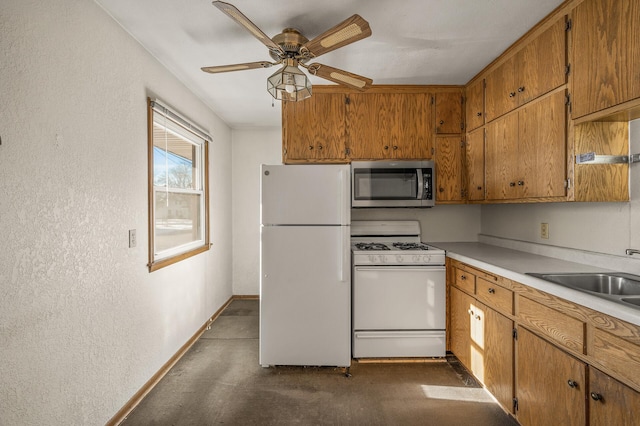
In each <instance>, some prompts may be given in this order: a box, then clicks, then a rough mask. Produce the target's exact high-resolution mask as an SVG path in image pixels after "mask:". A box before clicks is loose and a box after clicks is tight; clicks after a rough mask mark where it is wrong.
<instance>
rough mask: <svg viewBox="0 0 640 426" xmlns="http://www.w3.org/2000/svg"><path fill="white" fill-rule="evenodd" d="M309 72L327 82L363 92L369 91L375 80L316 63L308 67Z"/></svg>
mask: <svg viewBox="0 0 640 426" xmlns="http://www.w3.org/2000/svg"><path fill="white" fill-rule="evenodd" d="M307 70H309V73H310V74H311V75H315V76H318V77H321V78H324V79H326V80H330V81H333V82H334V83H338V84H343V85H345V86H349V87H352V88H354V89H357V90H361V91H364V90H367V89H368V88H369V87H371V84H372V83H373V80H371V79H370V78H367V77H363V76H361V75H358V74H353V73H350V72H347V71H343V70H341V69H338V68H333V67H330V66H328V65H322V64H318V63H316V62H314V63H313V64H311V65H308V66H307Z"/></svg>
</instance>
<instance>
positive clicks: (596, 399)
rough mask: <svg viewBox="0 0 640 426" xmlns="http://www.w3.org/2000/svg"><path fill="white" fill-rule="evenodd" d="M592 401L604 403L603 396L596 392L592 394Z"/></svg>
mask: <svg viewBox="0 0 640 426" xmlns="http://www.w3.org/2000/svg"><path fill="white" fill-rule="evenodd" d="M591 399H593V400H594V401H602V395H600V394H599V393H596V392H591Z"/></svg>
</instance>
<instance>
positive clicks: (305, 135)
mask: <svg viewBox="0 0 640 426" xmlns="http://www.w3.org/2000/svg"><path fill="white" fill-rule="evenodd" d="M346 113H347V110H346V103H345V96H344V95H343V94H340V93H318V94H315V93H314V95H313V96H312V97H311V98H309V99H306V100H304V101H302V102H282V148H283V149H282V158H283V161H284V162H285V163H292V162H337V163H340V162H346V137H347V131H346Z"/></svg>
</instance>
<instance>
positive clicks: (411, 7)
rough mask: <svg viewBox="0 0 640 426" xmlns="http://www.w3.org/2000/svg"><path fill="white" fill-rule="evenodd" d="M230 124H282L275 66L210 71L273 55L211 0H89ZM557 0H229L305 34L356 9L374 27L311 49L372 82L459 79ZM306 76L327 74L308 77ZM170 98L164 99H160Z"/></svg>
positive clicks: (272, 29) (269, 29) (270, 28)
mask: <svg viewBox="0 0 640 426" xmlns="http://www.w3.org/2000/svg"><path fill="white" fill-rule="evenodd" d="M96 1H97V3H98V4H100V5H101V6H102V7H103V8H104V9H105V10H106V11H107V12H108V13H110V14H111V15H112V16H113V17H114V18H115V20H116V21H118V22H119V23H120V25H122V26H123V27H124V28H125V29H126V30H127V31H128V32H129V33H131V34H132V35H133V37H135V38H136V39H137V40H138V41H139V42H140V43H141V44H142V45H143V46H144V47H145V48H146V49H147V50H148V51H149V52H151V54H153V55H154V56H155V57H156V58H157V59H158V60H159V61H160V62H161V63H162V64H164V65H165V66H166V67H167V68H168V69H169V70H170V71H171V72H173V73H174V74H175V75H176V76H177V77H178V78H179V79H180V80H181V81H182V82H183V83H184V84H185V85H186V86H187V87H189V88H190V89H191V90H192V91H194V92H195V93H196V94H197V95H198V96H199V97H200V98H201V99H202V100H203V101H204V102H205V103H206V104H207V105H209V106H210V107H211V109H212V110H213V111H214V112H215V113H216V114H217V115H218V116H219V117H220V118H221V119H222V120H224V121H225V122H226V123H227V124H229V125H230V126H231V127H232V128H246V127H266V126H267V127H272V126H280V120H281V116H280V114H281V113H280V111H281V110H280V104H279V103H278V102H279V101H275V102H274V103H273V104H274V106H272V98H271V96H270V95H269V94H268V93H267V90H266V87H267V82H266V80H267V77H269V76H270V75H271V74H272V73H274V72H275V71H276V70H277V69H278V68H279V67H272V68H268V69H254V70H246V71H236V72H230V73H224V74H207V73H204V72H202V71H201V70H200V67H203V66H214V65H226V64H236V63H243V62H255V61H262V60H267V61H271V58H270V56H269V54H268V51H267V48H266V47H265V46H264V45H263V44H262V43H260V41H258V40H257V39H256V38H254V37H253V36H252V35H251V34H250V33H249V32H248V31H247V30H245V29H244V28H242V27H241V26H240V25H238V24H237V23H235V22H234V21H233V20H231V19H230V18H229V17H227V16H226V15H225V14H223V13H222V12H221V11H219V10H218V9H217V8H215V7H213V6H212V5H211V2H210V1H209V0H180V1H175V0H135V1H131V0H96ZM562 1H563V0H395V1H390V0H321V1H318V0H230V1H229V2H230V3H232V4H233V5H234V6H236V7H237V8H238V9H239V10H240V11H241V12H242V13H243V14H244V15H246V16H247V17H248V18H249V19H250V20H251V21H252V22H253V23H254V24H256V25H257V26H258V27H259V28H260V29H262V31H263V32H264V33H266V34H267V35H268V36H270V37H273V36H274V35H276V34H278V33H280V32H281V31H282V29H284V28H286V27H294V28H297V29H298V30H300V31H301V32H302V33H303V34H304V35H305V36H306V37H307V38H308V39H312V38H313V37H315V36H317V35H319V34H320V33H322V32H324V31H325V30H327V29H329V28H331V27H333V26H334V25H336V24H338V23H339V22H342V21H343V20H345V19H346V18H348V17H350V16H351V15H353V14H354V13H357V14H359V15H360V16H362V17H363V18H364V19H366V20H367V21H368V22H369V24H370V25H371V29H372V32H373V34H372V36H371V37H369V38H366V39H364V40H361V41H358V42H356V43H353V44H350V45H348V46H345V47H342V48H340V49H338V50H335V51H333V52H330V53H327V54H326V55H323V56H321V57H319V58H318V59H317V62H320V63H324V64H327V65H330V66H333V67H336V68H340V69H343V70H345V71H349V72H353V73H356V74H360V75H363V76H366V77H369V78H372V79H373V84H456V85H458V84H465V83H467V82H468V81H469V80H470V79H471V78H472V77H473V76H474V75H476V74H477V73H478V72H479V71H481V70H482V69H483V68H484V67H485V66H486V65H488V64H489V63H490V62H491V61H493V60H494V59H495V58H496V57H497V56H498V55H499V54H500V53H502V52H503V51H504V50H505V49H506V48H507V47H508V46H509V45H511V44H512V43H513V42H514V41H516V40H517V39H518V38H519V37H520V36H522V35H523V34H524V33H525V32H526V31H527V30H528V29H530V28H531V27H532V26H533V25H535V24H536V23H537V22H538V21H540V20H541V19H542V18H543V17H545V16H546V15H547V14H548V13H549V12H551V11H552V10H553V9H555V8H556V7H557V6H558V5H559V4H561V3H562ZM311 81H312V83H313V84H333V83H331V82H328V81H326V80H322V79H319V78H317V77H312V78H311ZM167 101H168V102H170V100H167Z"/></svg>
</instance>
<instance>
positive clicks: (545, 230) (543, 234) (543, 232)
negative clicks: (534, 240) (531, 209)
mask: <svg viewBox="0 0 640 426" xmlns="http://www.w3.org/2000/svg"><path fill="white" fill-rule="evenodd" d="M540 238H543V239H545V240H548V239H549V224H548V223H541V224H540Z"/></svg>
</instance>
